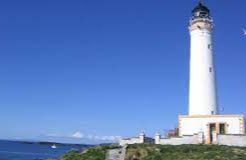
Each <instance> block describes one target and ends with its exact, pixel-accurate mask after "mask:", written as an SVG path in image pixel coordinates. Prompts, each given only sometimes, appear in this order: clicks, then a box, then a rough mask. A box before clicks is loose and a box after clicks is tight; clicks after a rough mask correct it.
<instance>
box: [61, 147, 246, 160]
mask: <svg viewBox="0 0 246 160" xmlns="http://www.w3.org/2000/svg"><path fill="white" fill-rule="evenodd" d="M117 147H118V146H112V145H105V146H97V147H93V148H90V149H88V150H87V151H86V152H84V153H79V152H76V151H71V152H69V153H67V154H65V155H64V156H62V157H61V158H60V160H105V157H106V153H107V150H108V149H114V148H117ZM125 160H246V147H245V148H243V147H229V146H218V145H180V146H171V145H154V144H135V145H129V146H128V147H127V153H126V159H125Z"/></svg>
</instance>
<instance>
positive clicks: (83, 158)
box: [60, 145, 118, 160]
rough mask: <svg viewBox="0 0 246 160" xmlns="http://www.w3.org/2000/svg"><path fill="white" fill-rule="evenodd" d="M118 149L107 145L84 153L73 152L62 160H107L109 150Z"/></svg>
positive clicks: (61, 159)
mask: <svg viewBox="0 0 246 160" xmlns="http://www.w3.org/2000/svg"><path fill="white" fill-rule="evenodd" d="M117 147H118V146H115V145H105V146H97V147H93V148H90V149H88V150H86V151H85V152H83V153H80V152H77V151H71V152H68V153H67V154H65V155H63V156H62V157H61V158H60V160H105V158H106V153H107V150H108V149H114V148H117Z"/></svg>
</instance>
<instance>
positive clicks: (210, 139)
mask: <svg viewBox="0 0 246 160" xmlns="http://www.w3.org/2000/svg"><path fill="white" fill-rule="evenodd" d="M215 131H216V124H215V123H210V124H209V144H211V143H213V141H214V137H213V133H214V132H215Z"/></svg>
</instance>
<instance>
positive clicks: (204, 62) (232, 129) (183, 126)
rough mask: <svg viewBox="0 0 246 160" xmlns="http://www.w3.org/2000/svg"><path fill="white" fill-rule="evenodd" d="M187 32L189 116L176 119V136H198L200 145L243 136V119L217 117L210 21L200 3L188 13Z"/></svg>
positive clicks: (240, 116) (232, 115)
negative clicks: (188, 35) (223, 136)
mask: <svg viewBox="0 0 246 160" xmlns="http://www.w3.org/2000/svg"><path fill="white" fill-rule="evenodd" d="M189 31H190V37H191V42H190V90H189V115H180V116H179V136H181V137H182V136H187V135H189V136H190V135H201V136H200V137H201V139H202V141H203V142H204V143H207V144H211V143H215V144H216V143H217V142H218V137H220V135H239V136H242V135H245V133H246V129H245V119H244V115H235V114H231V115H221V114H219V113H218V104H217V93H216V78H215V67H214V60H213V57H214V55H213V40H212V31H213V20H212V18H211V16H210V11H209V9H208V8H207V7H206V6H205V5H204V4H203V3H202V1H201V0H200V2H199V4H198V5H197V6H196V7H195V8H194V9H193V10H192V17H191V19H190V24H189ZM234 138H235V139H237V140H235V142H236V141H239V142H241V141H244V140H239V139H238V137H237V136H236V137H234ZM245 138H246V137H245ZM228 139H229V140H230V139H233V138H231V137H230V138H228ZM228 142H229V141H228ZM231 144H232V143H231ZM235 145H236V144H235ZM245 146H246V143H245Z"/></svg>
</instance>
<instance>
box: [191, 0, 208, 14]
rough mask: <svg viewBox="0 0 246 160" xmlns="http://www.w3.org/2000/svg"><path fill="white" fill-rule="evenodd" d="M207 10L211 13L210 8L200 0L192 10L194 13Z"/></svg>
mask: <svg viewBox="0 0 246 160" xmlns="http://www.w3.org/2000/svg"><path fill="white" fill-rule="evenodd" d="M201 11H202V12H207V13H209V12H210V11H209V9H208V8H207V7H206V6H205V5H204V4H203V3H202V2H201V1H200V2H199V4H198V5H197V6H196V7H195V8H194V9H193V10H192V13H196V12H201Z"/></svg>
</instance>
